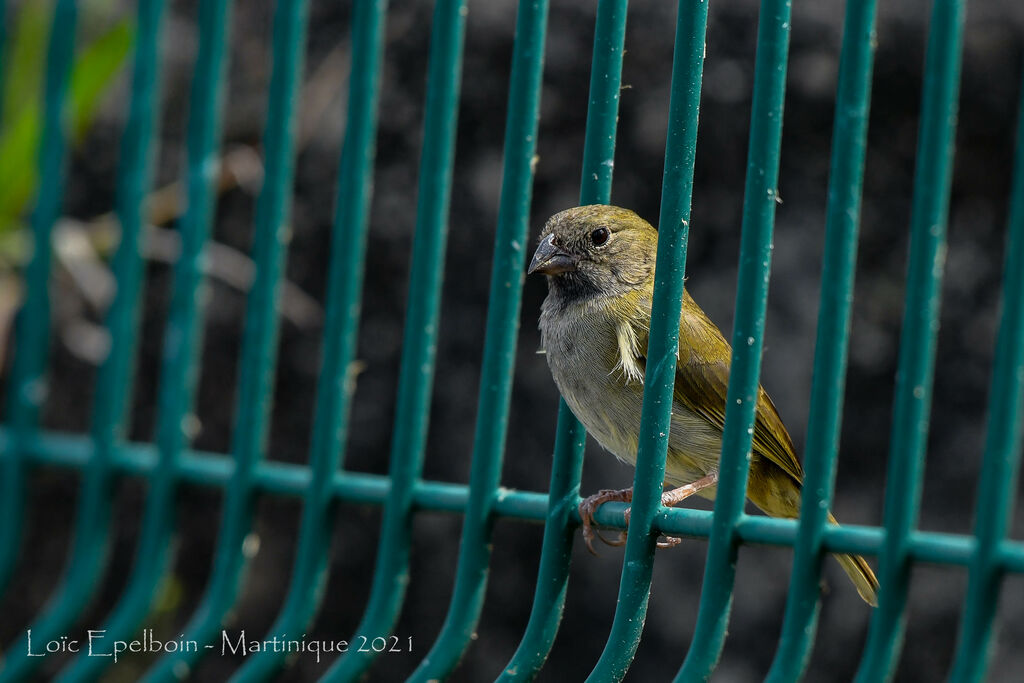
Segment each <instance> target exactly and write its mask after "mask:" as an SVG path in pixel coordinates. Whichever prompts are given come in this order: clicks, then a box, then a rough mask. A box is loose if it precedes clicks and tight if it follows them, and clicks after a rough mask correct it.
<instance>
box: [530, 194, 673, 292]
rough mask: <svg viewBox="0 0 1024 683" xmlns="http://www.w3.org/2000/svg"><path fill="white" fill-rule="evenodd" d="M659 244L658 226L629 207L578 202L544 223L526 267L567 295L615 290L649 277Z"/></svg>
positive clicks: (627, 288) (632, 287)
mask: <svg viewBox="0 0 1024 683" xmlns="http://www.w3.org/2000/svg"><path fill="white" fill-rule="evenodd" d="M657 250H658V233H657V231H656V230H655V229H654V228H653V227H651V224H650V223H648V222H647V221H645V220H644V219H643V218H640V216H638V215H636V214H635V213H633V212H632V211H630V210H628V209H620V208H619V207H617V206H607V205H604V204H592V205H589V206H578V207H576V208H573V209H566V210H565V211H562V212H561V213H556V214H555V215H554V216H552V217H551V218H550V219H549V220H548V222H547V223H546V224H545V225H544V230H543V231H542V232H541V236H540V244H539V245H538V246H537V251H536V252H535V253H534V255H533V261H531V263H530V269H529V271H528V272H529V273H530V274H533V273H544V274H545V275H547V276H548V283H549V285H550V289H551V291H552V292H558V293H559V294H560V295H562V296H566V297H568V298H571V299H577V298H586V297H592V296H602V295H603V296H618V295H621V294H624V293H626V292H629V291H632V290H635V289H637V288H640V287H645V286H647V285H648V284H649V283H650V282H651V281H652V277H653V274H654V260H655V256H656V254H657Z"/></svg>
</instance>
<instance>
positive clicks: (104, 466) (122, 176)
mask: <svg viewBox="0 0 1024 683" xmlns="http://www.w3.org/2000/svg"><path fill="white" fill-rule="evenodd" d="M162 11H163V1H162V0H149V1H147V2H142V3H140V4H139V10H138V26H137V28H136V37H135V41H136V42H135V63H134V71H133V74H134V76H133V82H132V94H131V100H130V104H129V111H128V124H127V127H126V128H125V133H124V136H123V138H122V143H121V150H120V153H121V159H120V165H119V172H118V179H117V184H118V193H117V216H118V220H119V222H120V227H121V242H120V245H119V246H118V249H117V253H116V255H115V257H114V264H113V270H114V274H115V277H116V281H117V291H116V293H115V296H114V301H113V303H112V304H111V307H110V311H109V313H108V315H107V323H106V325H107V329H108V331H109V333H110V350H109V353H108V356H107V358H106V360H105V361H104V363H103V366H102V367H101V368H100V372H99V375H98V377H97V385H96V399H95V404H94V406H93V419H92V435H91V436H92V442H93V451H92V457H91V458H90V461H89V463H88V465H87V466H86V468H85V470H84V471H83V473H82V491H81V497H80V499H79V505H78V511H77V514H76V517H75V520H76V525H75V531H74V535H75V540H74V545H73V547H72V552H71V562H70V564H69V566H68V568H67V572H66V574H65V575H64V577H63V579H62V580H61V584H60V586H59V587H58V588H57V590H56V592H55V593H54V595H53V596H52V597H51V599H50V602H49V603H48V605H47V607H46V608H45V610H44V612H43V613H42V614H41V615H40V616H39V617H38V618H37V619H36V620H35V621H34V622H33V624H32V626H31V629H32V631H33V635H34V636H35V637H37V638H40V639H41V641H40V642H47V641H49V640H52V639H54V638H59V637H60V636H61V635H62V634H64V632H65V631H66V629H67V628H68V627H69V626H70V625H71V624H72V623H73V622H74V620H75V619H76V618H77V617H78V616H79V614H80V613H81V611H82V609H83V608H84V607H85V606H86V605H87V604H88V602H89V600H90V599H91V598H92V597H93V594H94V591H95V588H96V584H97V582H98V581H99V579H100V577H101V576H102V572H103V567H104V565H105V564H106V559H107V550H108V546H109V540H110V538H109V537H110V508H111V497H112V495H111V494H112V487H113V475H114V472H113V469H112V467H111V460H112V458H113V457H114V453H115V451H116V449H117V448H118V443H119V442H120V441H121V439H122V438H123V433H122V432H123V430H124V426H125V422H126V417H127V412H128V401H129V399H130V397H131V388H132V375H133V371H134V365H135V350H136V347H137V343H138V335H137V331H138V330H137V328H138V324H137V323H138V309H139V300H140V293H141V290H142V287H141V280H142V258H141V254H140V253H139V233H140V228H141V224H142V211H143V207H142V204H143V201H144V199H145V195H146V193H147V192H148V191H149V186H150V182H151V180H152V165H153V164H152V159H153V151H154V147H155V146H154V145H153V127H154V121H155V118H156V112H157V111H158V97H157V84H158V82H159V60H158V46H159V43H160V39H159V32H160V23H161V22H160V19H161V16H162ZM65 16H66V15H65ZM61 18H62V16H61V14H60V9H58V14H57V15H55V23H54V28H53V36H52V37H51V38H52V39H53V40H57V41H65V40H67V34H65V33H63V31H64V30H65V29H66V28H67V27H66V26H61V25H59V24H58V23H57V21H59V20H60V19H61ZM67 58H69V59H70V55H67ZM47 180H48V176H46V175H41V176H40V180H39V182H40V183H41V184H42V185H43V186H45V185H47V184H48V183H47ZM56 217H57V216H56V214H54V215H53V216H52V217H51V220H54V219H56ZM36 248H37V249H48V248H49V243H42V244H37V245H36ZM27 652H28V650H27V640H26V641H25V642H22V641H19V644H18V645H15V646H14V647H13V648H12V650H11V652H10V654H9V656H8V659H7V666H6V668H5V669H4V670H3V672H2V673H0V680H12V681H14V680H21V679H23V678H26V677H28V676H29V675H31V673H32V671H34V670H35V669H36V668H37V667H38V666H39V665H40V664H41V663H42V661H43V659H42V658H35V657H28V656H27Z"/></svg>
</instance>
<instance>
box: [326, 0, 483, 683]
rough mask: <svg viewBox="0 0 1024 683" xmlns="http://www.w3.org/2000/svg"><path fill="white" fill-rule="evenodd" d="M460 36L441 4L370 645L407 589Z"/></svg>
mask: <svg viewBox="0 0 1024 683" xmlns="http://www.w3.org/2000/svg"><path fill="white" fill-rule="evenodd" d="M465 30H466V0H438V1H437V3H436V4H435V6H434V16H433V23H432V35H431V41H430V62H429V64H430V65H429V75H428V78H427V96H426V102H427V104H426V113H425V115H424V121H423V131H424V135H423V153H422V157H421V159H420V170H419V193H418V196H417V204H416V228H415V233H414V235H413V247H412V254H413V257H412V266H411V268H410V273H409V304H408V306H409V307H408V310H407V311H406V315H405V331H404V338H403V341H402V360H401V368H400V370H399V377H398V392H397V406H396V409H395V422H394V430H393V432H392V433H393V436H392V440H391V464H390V469H389V475H390V478H391V488H390V490H389V492H388V498H387V502H386V503H385V507H384V520H383V522H382V526H381V538H380V543H379V545H378V546H377V564H376V570H375V571H374V575H373V586H372V587H371V589H370V597H369V601H368V603H367V606H366V609H365V611H364V612H363V618H362V620H361V621H360V623H359V626H358V627H357V628H356V635H357V636H358V635H365V636H367V637H368V638H370V639H372V638H374V637H377V636H385V635H387V634H389V633H391V631H392V630H393V629H394V625H395V622H396V621H397V619H398V614H399V612H400V611H401V609H402V603H403V602H404V601H405V590H406V587H407V586H408V583H409V552H410V544H411V536H412V513H413V503H414V496H415V493H416V486H417V484H418V482H419V480H420V476H421V473H422V471H423V456H424V451H425V449H426V443H427V427H428V421H429V418H430V399H431V390H432V388H433V383H434V367H435V358H436V355H437V331H438V327H439V323H440V316H441V283H442V278H443V275H444V255H445V254H444V250H445V245H446V244H447V240H448V211H449V206H450V201H451V190H452V172H453V169H454V166H455V134H456V123H457V119H456V116H457V114H458V102H459V85H460V82H461V78H462V47H463V42H464V37H465ZM376 655H377V653H375V652H373V651H372V649H371V648H363V649H362V650H360V649H358V648H357V649H351V650H349V651H348V652H347V653H346V654H344V655H343V656H342V657H340V658H339V659H338V660H336V661H335V663H334V665H333V666H332V667H331V668H330V669H329V670H328V671H327V674H326V675H325V677H324V678H325V680H333V681H354V680H357V679H358V678H359V677H360V676H362V674H363V673H365V671H366V670H367V669H368V668H369V667H370V665H371V664H372V663H373V660H374V658H375V657H376Z"/></svg>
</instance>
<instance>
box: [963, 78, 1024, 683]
mask: <svg viewBox="0 0 1024 683" xmlns="http://www.w3.org/2000/svg"><path fill="white" fill-rule="evenodd" d="M1017 115H1018V117H1019V121H1018V124H1017V147H1016V154H1015V159H1014V171H1013V186H1012V188H1011V190H1010V217H1009V226H1008V229H1007V232H1008V233H1009V234H1008V237H1007V242H1006V257H1005V258H1006V263H1005V266H1004V267H1003V311H1002V321H1001V322H1000V324H999V336H998V338H997V340H996V353H995V362H994V366H993V371H992V388H991V394H990V395H989V401H988V405H989V408H988V410H989V414H988V437H987V439H986V442H985V457H984V460H983V461H982V469H981V480H980V481H979V482H978V494H977V508H976V511H975V513H974V515H975V520H974V536H975V538H977V539H978V542H977V547H976V548H975V551H974V556H973V557H972V558H971V564H970V570H969V571H970V573H969V580H968V585H967V600H966V603H965V606H964V614H963V617H962V619H961V622H960V634H959V638H958V642H957V648H956V653H955V655H954V657H953V668H952V671H951V672H950V676H949V680H950V681H951V682H953V683H961V682H965V683H966V682H968V681H971V682H974V681H982V680H984V678H985V671H986V670H987V668H988V663H989V660H990V659H991V656H992V649H993V644H992V632H993V630H994V625H993V622H994V621H995V617H996V608H997V606H998V601H999V589H1000V587H1001V584H1002V578H1003V567H1001V566H1000V558H999V548H1000V544H1001V543H1003V541H1004V539H1005V538H1006V533H1007V530H1008V526H1009V522H1010V519H1011V517H1012V514H1013V505H1014V496H1015V495H1016V492H1017V476H1018V473H1019V469H1020V457H1021V430H1022V411H1024V87H1022V88H1021V98H1020V104H1019V105H1018V114H1017Z"/></svg>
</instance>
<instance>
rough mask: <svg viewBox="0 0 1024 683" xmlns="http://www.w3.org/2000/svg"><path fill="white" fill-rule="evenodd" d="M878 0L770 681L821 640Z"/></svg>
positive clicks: (800, 665) (852, 118)
mask: <svg viewBox="0 0 1024 683" xmlns="http://www.w3.org/2000/svg"><path fill="white" fill-rule="evenodd" d="M874 32H875V0H861V1H858V0H848V2H847V4H846V19H845V26H844V29H843V47H842V52H841V55H840V63H839V84H838V86H837V92H836V106H835V111H836V113H835V122H834V124H833V130H832V167H831V171H830V174H829V176H830V177H829V190H828V208H827V212H826V218H825V255H824V264H823V267H822V273H821V299H820V303H819V305H818V332H817V339H816V341H815V346H814V348H815V352H814V376H813V383H812V385H811V408H810V414H809V415H808V417H807V445H806V448H805V455H804V469H805V473H804V485H803V488H802V491H803V493H802V498H801V503H800V532H799V534H798V535H797V542H796V546H795V547H794V555H793V572H792V574H791V576H790V581H789V595H788V598H787V600H786V614H785V619H784V621H783V625H782V634H781V636H780V637H779V647H778V650H777V651H776V653H775V659H774V660H773V662H772V666H771V669H770V671H769V673H768V677H767V679H766V681H767V683H784V682H785V681H797V680H799V679H800V678H801V676H803V673H804V670H805V669H806V667H807V662H808V660H809V658H810V655H811V648H812V647H813V645H814V635H815V632H816V630H817V625H818V609H819V606H820V603H819V598H820V593H821V562H822V557H823V553H822V537H823V531H824V528H825V526H826V525H827V523H828V510H829V508H831V507H832V493H833V489H834V486H835V477H836V460H837V457H838V452H839V431H840V425H841V424H842V414H843V391H844V389H845V386H846V359H847V352H848V349H849V343H850V315H851V309H852V307H853V283H854V271H855V268H856V263H857V233H858V229H859V227H860V205H861V192H862V187H863V181H864V157H865V153H866V151H867V133H868V114H869V112H870V109H871V106H870V101H871V73H872V66H873V61H874V49H875V48H874V43H875V41H874Z"/></svg>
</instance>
